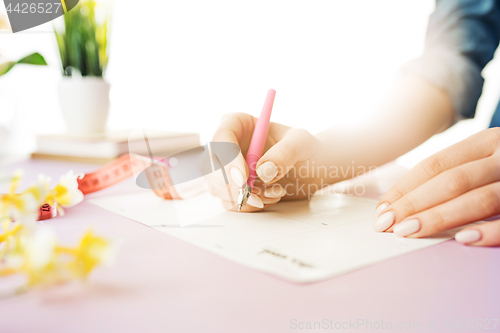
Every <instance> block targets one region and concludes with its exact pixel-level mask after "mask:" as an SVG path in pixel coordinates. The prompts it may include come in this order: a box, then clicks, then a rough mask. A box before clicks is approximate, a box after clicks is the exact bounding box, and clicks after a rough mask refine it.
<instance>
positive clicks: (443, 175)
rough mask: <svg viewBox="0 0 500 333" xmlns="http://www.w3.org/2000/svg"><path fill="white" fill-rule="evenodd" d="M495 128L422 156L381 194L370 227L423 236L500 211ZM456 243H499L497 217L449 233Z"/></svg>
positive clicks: (499, 157)
mask: <svg viewBox="0 0 500 333" xmlns="http://www.w3.org/2000/svg"><path fill="white" fill-rule="evenodd" d="M499 143H500V128H493V129H488V130H485V131H482V132H480V133H478V134H475V135H473V136H471V137H469V138H467V139H465V140H463V141H462V142H459V143H457V144H455V145H453V146H451V147H448V148H446V149H444V150H442V151H440V152H439V153H437V154H435V155H433V156H431V157H429V158H427V159H425V160H424V161H422V162H421V163H420V164H418V165H417V166H416V167H415V168H413V169H412V170H411V171H410V172H409V173H408V174H407V175H406V176H405V177H404V178H403V179H401V180H400V181H399V182H398V183H397V184H396V185H395V186H393V187H392V188H391V190H389V192H387V193H386V194H385V195H384V197H383V198H382V199H381V200H380V202H379V204H378V206H377V209H376V213H375V215H376V220H375V222H374V225H373V228H374V229H375V230H376V231H387V232H394V233H395V234H396V235H398V236H402V237H412V238H419V237H426V236H430V235H433V234H436V233H438V232H440V231H444V230H448V229H452V228H455V227H459V226H462V225H465V224H467V223H470V222H475V221H480V220H483V219H486V218H489V217H492V216H495V215H498V214H500V182H499V180H500V152H499V151H498V147H499ZM455 239H456V240H457V241H459V242H461V243H464V244H468V245H478V246H498V245H500V220H495V221H493V222H489V223H483V224H480V225H473V226H470V227H467V228H465V229H463V230H462V231H460V232H458V233H457V234H456V235H455Z"/></svg>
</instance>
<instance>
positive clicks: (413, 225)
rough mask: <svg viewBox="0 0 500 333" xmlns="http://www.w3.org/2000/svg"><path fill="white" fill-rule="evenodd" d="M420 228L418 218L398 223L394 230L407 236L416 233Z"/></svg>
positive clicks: (397, 233) (402, 235)
mask: <svg viewBox="0 0 500 333" xmlns="http://www.w3.org/2000/svg"><path fill="white" fill-rule="evenodd" d="M419 230H420V221H419V220H417V219H412V220H406V221H403V222H401V223H398V224H396V226H395V227H394V229H392V232H394V233H395V234H396V235H398V236H401V237H405V236H408V235H411V234H414V233H416V232H417V231H419Z"/></svg>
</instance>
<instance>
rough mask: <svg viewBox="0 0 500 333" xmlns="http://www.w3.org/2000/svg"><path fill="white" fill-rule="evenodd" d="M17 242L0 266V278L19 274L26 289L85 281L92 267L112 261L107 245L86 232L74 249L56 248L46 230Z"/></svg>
mask: <svg viewBox="0 0 500 333" xmlns="http://www.w3.org/2000/svg"><path fill="white" fill-rule="evenodd" d="M18 240H19V241H18V242H17V246H15V247H14V248H13V249H12V250H11V251H10V253H9V255H8V256H7V258H6V260H4V263H3V264H2V265H0V276H6V275H14V274H22V275H24V276H25V277H26V280H27V281H26V285H27V286H28V287H34V286H50V285H55V284H60V283H64V282H68V281H71V280H85V279H86V278H87V276H88V275H89V274H90V273H91V272H92V271H93V270H94V268H95V267H97V266H98V265H100V264H105V263H109V262H110V260H111V258H112V247H111V244H110V243H109V242H108V241H107V240H106V239H104V238H101V237H98V236H95V235H94V234H93V233H92V231H87V232H86V233H85V234H84V236H83V237H82V239H81V240H80V242H79V243H78V244H77V245H76V246H75V247H65V246H62V245H60V244H58V242H57V239H56V237H55V234H54V233H53V232H52V231H51V230H49V229H46V228H40V229H39V230H38V231H37V232H36V233H35V234H20V236H18Z"/></svg>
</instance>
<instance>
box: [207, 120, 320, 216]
mask: <svg viewBox="0 0 500 333" xmlns="http://www.w3.org/2000/svg"><path fill="white" fill-rule="evenodd" d="M256 122H257V118H255V117H253V116H251V115H249V114H246V113H230V114H226V115H225V116H224V117H223V118H222V119H221V122H220V125H219V128H218V129H217V131H216V132H215V134H214V137H213V139H212V141H215V142H230V143H234V144H237V145H238V146H239V147H240V148H241V150H240V153H239V154H238V156H237V157H236V158H235V159H234V160H233V161H232V162H230V163H229V164H227V165H226V166H224V169H225V171H226V174H227V175H229V177H228V178H229V179H228V181H229V189H230V192H231V197H230V196H229V194H228V190H227V188H226V185H225V183H224V182H222V181H220V179H218V178H217V177H207V180H208V182H209V192H210V193H211V194H212V195H214V196H216V197H219V198H221V200H222V204H223V206H224V207H225V208H226V209H228V210H237V204H236V202H235V201H234V200H235V199H236V198H237V196H238V190H239V189H240V188H241V186H242V185H243V184H244V183H246V181H247V179H248V166H247V164H246V162H245V158H244V156H246V154H247V151H248V147H249V145H250V141H251V139H252V134H253V131H254V128H255V124H256ZM318 147H319V142H318V140H317V139H316V137H315V136H313V135H312V134H310V133H309V132H307V131H306V130H304V129H295V128H291V127H288V126H285V125H281V124H277V123H271V124H270V126H269V132H268V136H267V140H266V144H265V147H264V155H263V156H262V157H261V158H260V160H259V161H258V163H257V165H256V167H257V176H258V178H257V179H256V180H255V185H254V188H253V189H252V194H251V195H250V198H249V200H248V202H247V204H246V205H245V206H243V208H242V211H243V212H254V211H259V210H262V209H264V208H266V207H269V206H272V205H274V204H276V203H277V202H279V201H280V200H281V199H286V200H293V199H308V198H310V196H311V195H312V194H313V193H314V192H315V191H316V190H318V189H319V187H318V185H317V182H316V179H315V178H314V177H310V176H311V174H310V171H309V170H310V167H311V165H310V164H311V163H309V162H308V161H310V160H312V159H313V157H314V156H315V154H316V153H317V151H318ZM218 180H219V181H218ZM231 199H232V200H233V202H231Z"/></svg>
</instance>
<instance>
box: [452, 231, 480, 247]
mask: <svg viewBox="0 0 500 333" xmlns="http://www.w3.org/2000/svg"><path fill="white" fill-rule="evenodd" d="M455 239H456V240H457V242H460V243H463V244H469V243H474V242H477V241H478V240H480V239H481V232H480V231H479V230H474V229H471V230H462V231H460V232H457V234H456V235H455Z"/></svg>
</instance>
